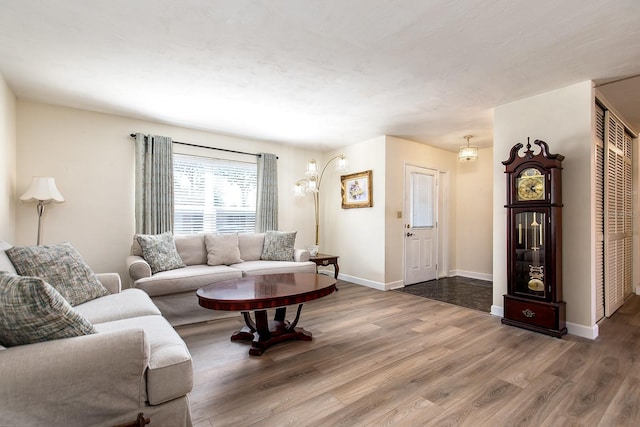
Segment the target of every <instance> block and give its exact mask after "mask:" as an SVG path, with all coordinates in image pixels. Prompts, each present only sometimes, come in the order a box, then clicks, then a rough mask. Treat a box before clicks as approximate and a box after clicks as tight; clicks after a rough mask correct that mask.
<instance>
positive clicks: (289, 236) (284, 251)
mask: <svg viewBox="0 0 640 427" xmlns="http://www.w3.org/2000/svg"><path fill="white" fill-rule="evenodd" d="M296 234H297V231H291V232H287V231H267V232H266V233H265V235H264V246H263V247H262V257H261V258H262V259H263V260H266V261H293V245H294V244H295V242H296Z"/></svg>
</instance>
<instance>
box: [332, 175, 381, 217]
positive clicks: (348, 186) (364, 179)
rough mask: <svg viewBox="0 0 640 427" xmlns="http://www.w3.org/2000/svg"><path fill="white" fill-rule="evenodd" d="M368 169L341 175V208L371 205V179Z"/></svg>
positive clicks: (368, 206)
mask: <svg viewBox="0 0 640 427" xmlns="http://www.w3.org/2000/svg"><path fill="white" fill-rule="evenodd" d="M371 175H372V172H371V171H370V170H368V171H364V172H357V173H352V174H349V175H342V176H341V177H340V181H341V182H342V209H351V208H370V207H371V206H373V180H372V179H371Z"/></svg>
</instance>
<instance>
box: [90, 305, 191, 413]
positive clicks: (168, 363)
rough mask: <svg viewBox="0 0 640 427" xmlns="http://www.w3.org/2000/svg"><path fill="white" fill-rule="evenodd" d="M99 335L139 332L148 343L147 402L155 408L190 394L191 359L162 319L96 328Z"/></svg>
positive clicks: (99, 325) (139, 320)
mask: <svg viewBox="0 0 640 427" xmlns="http://www.w3.org/2000/svg"><path fill="white" fill-rule="evenodd" d="M95 327H96V329H97V330H98V332H99V333H103V332H108V331H115V330H121V329H127V328H140V327H141V328H142V329H143V330H144V332H145V335H146V336H147V339H148V340H149V346H150V353H149V367H148V369H147V374H146V377H147V399H148V401H149V403H150V404H151V405H158V404H160V403H163V402H167V401H169V400H171V399H175V398H177V397H180V396H184V395H185V394H187V393H189V392H190V391H191V388H192V387H193V368H192V365H191V355H190V354H189V350H188V349H187V346H186V344H185V343H184V341H183V340H182V338H180V336H179V335H178V333H177V332H176V331H175V330H174V329H173V327H172V326H171V325H170V324H169V322H167V320H166V319H165V318H163V317H162V316H143V317H136V318H133V319H122V320H115V321H113V322H106V323H100V324H97V325H96V326H95Z"/></svg>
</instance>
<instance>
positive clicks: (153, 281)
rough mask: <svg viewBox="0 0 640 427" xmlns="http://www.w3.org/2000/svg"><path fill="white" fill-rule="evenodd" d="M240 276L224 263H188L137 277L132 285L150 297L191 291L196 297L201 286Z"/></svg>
mask: <svg viewBox="0 0 640 427" xmlns="http://www.w3.org/2000/svg"><path fill="white" fill-rule="evenodd" d="M240 277H242V272H241V271H240V270H238V269H236V268H231V267H228V266H226V265H215V266H211V265H206V264H205V265H188V266H186V267H185V268H179V269H177V270H170V271H163V272H161V273H157V274H154V275H153V276H152V277H145V278H143V279H138V280H136V281H135V283H134V286H135V287H136V288H138V289H142V290H143V291H145V292H146V293H147V294H149V296H152V297H154V296H158V295H167V294H174V293H179V292H187V291H193V297H194V298H196V296H195V291H196V290H197V289H199V288H201V287H203V286H206V285H209V284H211V283H214V282H219V281H221V280H227V279H237V278H240Z"/></svg>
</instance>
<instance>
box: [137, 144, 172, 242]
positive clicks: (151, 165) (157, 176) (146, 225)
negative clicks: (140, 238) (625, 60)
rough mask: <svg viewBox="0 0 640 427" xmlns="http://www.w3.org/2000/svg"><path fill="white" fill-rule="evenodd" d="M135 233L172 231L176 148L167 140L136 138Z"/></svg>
mask: <svg viewBox="0 0 640 427" xmlns="http://www.w3.org/2000/svg"><path fill="white" fill-rule="evenodd" d="M135 145H136V148H135V151H136V197H135V202H136V233H140V234H160V233H164V232H165V231H172V230H173V147H172V141H171V138H169V137H167V136H157V135H148V136H147V135H143V134H141V133H137V134H136V142H135Z"/></svg>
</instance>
